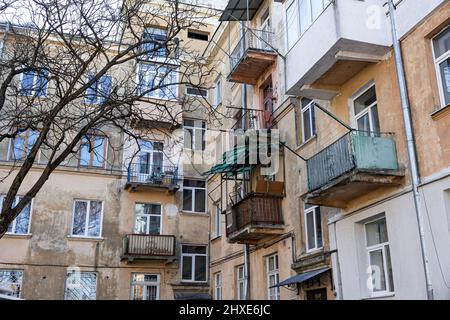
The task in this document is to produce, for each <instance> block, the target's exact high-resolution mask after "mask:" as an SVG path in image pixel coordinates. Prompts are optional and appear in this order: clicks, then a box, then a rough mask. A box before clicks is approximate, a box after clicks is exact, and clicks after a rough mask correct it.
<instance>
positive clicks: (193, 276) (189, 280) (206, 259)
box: [181, 243, 208, 283]
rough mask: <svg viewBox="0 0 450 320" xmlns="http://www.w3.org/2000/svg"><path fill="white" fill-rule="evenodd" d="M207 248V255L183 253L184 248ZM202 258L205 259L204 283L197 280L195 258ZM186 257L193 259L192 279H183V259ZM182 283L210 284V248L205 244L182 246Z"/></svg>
mask: <svg viewBox="0 0 450 320" xmlns="http://www.w3.org/2000/svg"><path fill="white" fill-rule="evenodd" d="M184 246H186V247H205V253H185V252H183V247H184ZM197 256H202V257H205V280H204V281H198V280H195V257H197ZM184 257H191V263H192V264H191V268H192V272H191V279H183V265H184V263H183V259H184ZM181 282H188V283H207V282H208V246H207V245H204V244H199V245H196V244H187V243H185V244H182V245H181Z"/></svg>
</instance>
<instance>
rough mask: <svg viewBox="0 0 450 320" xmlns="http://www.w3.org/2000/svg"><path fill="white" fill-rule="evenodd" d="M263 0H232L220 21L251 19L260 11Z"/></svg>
mask: <svg viewBox="0 0 450 320" xmlns="http://www.w3.org/2000/svg"><path fill="white" fill-rule="evenodd" d="M262 3H263V0H230V1H229V2H228V4H227V7H226V8H225V10H224V11H223V13H222V15H221V16H220V18H219V20H220V21H249V20H252V19H253V17H254V16H255V14H256V12H257V11H258V9H259V7H260V6H261V4H262Z"/></svg>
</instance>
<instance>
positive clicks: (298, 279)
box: [271, 268, 331, 288]
mask: <svg viewBox="0 0 450 320" xmlns="http://www.w3.org/2000/svg"><path fill="white" fill-rule="evenodd" d="M330 269H331V268H322V269H319V270H314V271H309V272H304V273H300V274H297V275H295V276H293V277H290V278H289V279H286V280H284V281H281V282H279V283H277V284H276V285H274V286H271V288H275V287H282V286H288V285H291V284H297V283H303V282H305V281H308V280H309V279H313V278H315V277H318V276H320V275H321V274H323V273H325V272H327V271H328V270H330Z"/></svg>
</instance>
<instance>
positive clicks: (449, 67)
mask: <svg viewBox="0 0 450 320" xmlns="http://www.w3.org/2000/svg"><path fill="white" fill-rule="evenodd" d="M433 48H434V62H435V65H436V71H437V76H438V81H439V89H440V93H441V99H442V103H443V105H444V106H446V105H449V104H450V26H449V27H447V28H446V29H445V30H444V31H442V32H441V33H440V34H438V35H437V36H436V37H435V38H434V39H433Z"/></svg>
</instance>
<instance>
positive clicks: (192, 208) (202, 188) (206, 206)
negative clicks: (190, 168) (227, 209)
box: [182, 179, 208, 214]
mask: <svg viewBox="0 0 450 320" xmlns="http://www.w3.org/2000/svg"><path fill="white" fill-rule="evenodd" d="M186 180H188V181H203V182H204V183H205V187H190V186H185V185H184V181H186ZM207 188H208V185H207V183H206V180H201V179H183V210H182V211H183V212H188V213H201V214H205V213H207V212H208V201H207V198H208V197H207V192H208V190H207ZM197 189H198V190H205V211H195V200H196V198H197V192H195V191H196V190H197ZM184 190H191V192H192V200H191V210H185V209H184Z"/></svg>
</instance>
